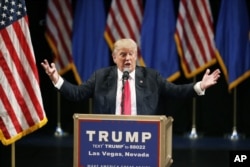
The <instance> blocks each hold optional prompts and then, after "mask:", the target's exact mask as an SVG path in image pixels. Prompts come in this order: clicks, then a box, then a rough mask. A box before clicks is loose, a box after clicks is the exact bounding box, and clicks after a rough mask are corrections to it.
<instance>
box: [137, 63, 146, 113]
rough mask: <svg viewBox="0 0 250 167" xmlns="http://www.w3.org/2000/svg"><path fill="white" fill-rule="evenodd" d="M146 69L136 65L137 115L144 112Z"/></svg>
mask: <svg viewBox="0 0 250 167" xmlns="http://www.w3.org/2000/svg"><path fill="white" fill-rule="evenodd" d="M144 73H145V71H144V70H143V68H140V67H136V71H135V86H136V108H137V115H141V114H142V112H143V106H144V104H143V97H144V89H145V74H144Z"/></svg>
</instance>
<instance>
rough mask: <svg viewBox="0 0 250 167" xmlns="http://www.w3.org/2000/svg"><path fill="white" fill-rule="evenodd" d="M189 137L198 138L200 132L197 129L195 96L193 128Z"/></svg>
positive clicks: (194, 101) (194, 102)
mask: <svg viewBox="0 0 250 167" xmlns="http://www.w3.org/2000/svg"><path fill="white" fill-rule="evenodd" d="M193 82H194V83H195V82H196V76H195V77H194V79H193ZM188 137H189V138H190V139H197V138H198V134H197V131H196V98H195V97H194V98H193V109H192V129H191V132H190V133H189V135H188Z"/></svg>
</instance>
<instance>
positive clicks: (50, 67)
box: [41, 59, 59, 84]
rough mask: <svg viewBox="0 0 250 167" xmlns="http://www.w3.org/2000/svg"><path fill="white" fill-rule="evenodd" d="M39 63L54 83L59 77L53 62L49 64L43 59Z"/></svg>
mask: <svg viewBox="0 0 250 167" xmlns="http://www.w3.org/2000/svg"><path fill="white" fill-rule="evenodd" d="M41 65H42V67H43V69H44V70H45V72H46V74H47V75H48V76H49V78H50V79H51V81H52V82H53V83H54V84H56V83H57V81H58V79H59V74H58V72H57V70H56V65H55V63H51V64H49V62H48V60H46V59H45V60H44V61H43V62H41Z"/></svg>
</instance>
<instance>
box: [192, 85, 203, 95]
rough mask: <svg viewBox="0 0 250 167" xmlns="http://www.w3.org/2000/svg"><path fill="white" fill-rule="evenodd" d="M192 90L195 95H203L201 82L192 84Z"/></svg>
mask: <svg viewBox="0 0 250 167" xmlns="http://www.w3.org/2000/svg"><path fill="white" fill-rule="evenodd" d="M194 90H195V92H196V93H197V95H199V96H202V95H205V90H202V89H201V82H197V83H196V84H195V85H194Z"/></svg>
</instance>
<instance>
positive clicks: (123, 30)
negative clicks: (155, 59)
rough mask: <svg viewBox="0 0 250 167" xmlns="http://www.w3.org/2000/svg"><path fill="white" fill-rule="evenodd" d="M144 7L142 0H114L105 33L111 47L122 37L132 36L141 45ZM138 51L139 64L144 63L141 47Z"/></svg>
mask: <svg viewBox="0 0 250 167" xmlns="http://www.w3.org/2000/svg"><path fill="white" fill-rule="evenodd" d="M142 8H143V7H142V1H141V0H126V1H121V0H113V1H112V3H111V8H110V10H109V13H108V18H107V25H106V29H105V33H104V35H105V39H106V41H107V42H108V45H109V47H110V48H113V44H114V42H115V41H116V40H118V39H121V38H131V39H133V40H134V41H135V42H137V44H138V47H140V37H141V36H140V35H141V34H140V33H141V25H142V13H143V12H142ZM138 51H139V53H138V58H139V59H138V60H139V64H140V65H144V62H143V60H142V57H141V54H140V49H139V48H138Z"/></svg>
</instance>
